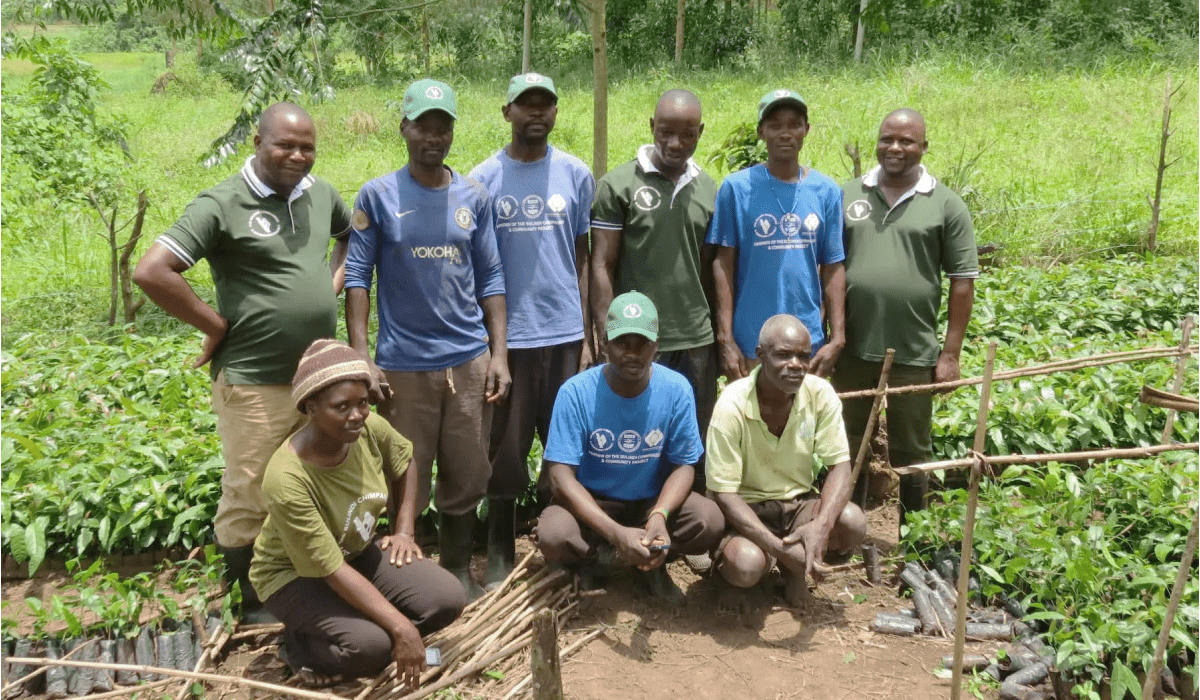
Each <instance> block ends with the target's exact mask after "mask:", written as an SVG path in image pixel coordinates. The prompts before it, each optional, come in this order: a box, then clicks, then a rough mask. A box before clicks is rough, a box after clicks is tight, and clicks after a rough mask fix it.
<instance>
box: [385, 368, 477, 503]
mask: <svg viewBox="0 0 1200 700" xmlns="http://www.w3.org/2000/svg"><path fill="white" fill-rule="evenodd" d="M491 357H492V354H491V353H490V352H487V351H484V353H483V354H482V355H480V356H479V357H476V358H475V359H474V360H468V361H467V362H464V363H463V364H461V365H459V366H457V367H451V368H449V369H439V370H433V371H429V372H384V375H385V376H386V377H387V380H388V384H391V386H392V392H393V393H392V398H391V400H389V401H387V402H386V403H384V404H381V405H380V407H379V413H380V415H382V416H383V417H384V418H386V419H387V420H388V422H389V423H391V424H392V427H393V428H395V429H396V431H397V432H399V433H400V434H401V435H403V436H404V437H406V438H408V439H409V440H411V441H412V444H413V461H414V462H415V463H416V466H417V474H418V475H419V476H420V480H419V482H418V487H419V488H418V491H417V509H418V511H424V510H425V508H426V506H428V505H429V492H430V490H431V489H432V488H433V487H432V482H433V463H434V460H437V465H438V475H437V486H436V489H435V490H434V498H435V503H436V505H437V509H438V512H439V513H444V514H446V515H463V514H465V513H472V512H474V511H475V506H476V505H478V503H479V499H481V498H483V497H484V496H485V495H487V484H488V479H489V478H490V477H491V475H492V466H491V463H490V462H488V436H489V434H490V432H491V428H492V404H490V403H485V402H484V400H483V388H484V386H483V385H484V382H485V380H486V378H487V366H488V362H489V361H490V360H491Z"/></svg>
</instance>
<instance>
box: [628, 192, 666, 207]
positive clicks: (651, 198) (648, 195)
mask: <svg viewBox="0 0 1200 700" xmlns="http://www.w3.org/2000/svg"><path fill="white" fill-rule="evenodd" d="M661 203H662V195H660V194H659V193H658V190H656V189H654V188H653V187H647V186H643V187H639V188H638V191H637V192H634V193H633V206H635V207H637V208H638V209H641V210H642V211H654V210H655V209H658V205H659V204H661Z"/></svg>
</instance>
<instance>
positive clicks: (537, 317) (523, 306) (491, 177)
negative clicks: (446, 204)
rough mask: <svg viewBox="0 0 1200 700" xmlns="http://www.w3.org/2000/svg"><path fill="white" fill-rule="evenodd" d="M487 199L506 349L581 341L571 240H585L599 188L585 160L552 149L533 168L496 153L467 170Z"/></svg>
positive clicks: (581, 334)
mask: <svg viewBox="0 0 1200 700" xmlns="http://www.w3.org/2000/svg"><path fill="white" fill-rule="evenodd" d="M471 178H472V179H474V180H477V181H478V182H479V183H480V184H481V185H483V186H484V187H486V188H487V190H488V194H489V195H491V199H492V214H493V220H494V221H495V225H496V243H497V245H498V246H499V248H500V260H501V262H502V263H503V264H504V283H505V297H504V301H505V304H506V305H507V307H508V347H510V348H541V347H549V346H551V345H559V344H561V343H568V342H572V341H575V340H579V339H580V338H582V337H583V312H582V310H581V308H580V301H579V277H578V276H577V274H576V272H575V262H576V261H575V241H576V239H577V238H578V237H579V236H586V235H587V233H588V228H589V218H590V213H591V208H592V195H593V193H594V192H595V190H596V183H595V181H594V180H593V179H592V174H591V172H590V171H589V170H588V168H587V166H586V165H584V164H583V161H581V160H579V159H578V158H576V157H575V156H572V155H570V154H568V153H564V152H563V151H560V150H558V149H556V148H554V147H553V146H549V147H547V149H546V155H545V156H543V157H542V158H540V159H539V160H537V161H535V162H532V163H523V162H521V161H517V160H513V159H512V158H511V157H509V155H508V154H507V153H506V152H505V151H504V150H503V149H501V150H500V151H498V152H497V153H496V154H495V155H493V156H492V157H491V158H488V159H487V160H485V161H483V162H482V163H480V164H479V165H477V166H476V167H475V169H474V170H472V171H471Z"/></svg>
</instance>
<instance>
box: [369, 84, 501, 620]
mask: <svg viewBox="0 0 1200 700" xmlns="http://www.w3.org/2000/svg"><path fill="white" fill-rule="evenodd" d="M403 109H404V119H403V120H402V121H401V123H400V134H401V135H402V136H403V137H404V141H405V144H406V145H407V147H408V163H407V164H406V165H405V166H404V167H403V168H400V169H399V170H397V171H395V172H393V173H389V174H387V175H384V176H383V177H379V178H376V179H374V180H371V181H370V182H368V183H367V184H365V185H363V188H362V190H361V191H360V192H359V193H358V199H357V201H355V203H354V213H353V214H352V215H351V217H350V225H351V228H352V233H351V235H350V250H349V253H348V255H347V258H346V289H347V292H346V328H347V331H348V334H349V336H350V346H351V347H353V348H354V349H355V350H357V351H359V352H360V353H362V355H363V357H365V358H367V360H368V363H369V364H370V365H371V370H372V380H371V396H372V400H383V403H382V404H380V408H379V412H380V414H381V415H382V416H383V417H385V418H387V419H388V422H390V423H391V424H392V427H394V428H395V429H396V430H397V431H398V432H399V433H400V434H401V435H403V436H404V437H406V438H408V439H409V440H411V441H412V443H413V462H414V464H415V466H416V468H417V470H418V471H417V474H418V475H419V479H420V480H419V484H418V485H419V490H418V492H417V503H418V507H420V508H424V507H425V505H426V504H428V503H429V491H430V481H431V478H432V476H431V475H432V470H433V462H434V460H435V459H436V460H437V463H438V467H439V468H438V482H437V490H436V492H435V502H436V505H437V511H438V516H439V518H440V523H439V527H438V551H439V555H440V557H441V562H440V563H441V565H442V567H444V568H445V569H447V570H448V571H450V573H452V574H454V575H455V576H457V577H458V579H459V580H460V581H461V582H462V584H463V587H464V588H465V589H466V590H467V594H468V595H469V596H471V597H472V598H475V597H478V596H479V595H480V594H481V593H482V590H481V589H480V588H479V586H477V585H476V584H475V583H474V582H473V581H472V580H471V571H470V564H471V549H472V537H471V535H472V532H473V531H474V529H475V508H476V506H478V505H479V500H480V499H481V498H483V496H484V495H485V494H486V493H487V482H488V479H489V478H490V476H491V472H492V469H491V465H490V464H489V462H488V454H487V450H488V435H489V433H490V431H491V424H492V406H493V404H496V403H499V402H500V401H501V400H502V399H503V398H504V396H505V395H506V394H507V393H508V385H509V375H508V357H507V352H508V350H507V344H506V340H505V324H506V317H507V312H506V310H505V303H504V273H503V271H502V269H501V267H500V253H499V252H498V251H497V250H496V233H495V231H494V230H493V228H492V207H491V202H490V200H489V198H488V194H487V190H485V189H484V188H483V186H482V185H480V184H479V183H478V182H475V181H474V180H472V179H470V178H467V177H463V176H462V175H460V174H458V173H456V172H454V171H453V170H451V169H450V168H448V167H446V165H445V160H446V156H447V154H449V152H450V146H451V144H452V143H453V142H454V122H455V119H457V106H456V103H455V99H454V91H453V90H451V89H450V86H449V85H446V84H445V83H442V82H438V81H436V80H418V81H417V82H415V83H413V84H412V85H411V86H410V87H409V88H408V90H407V91H406V92H405V94H404V103H403ZM376 272H378V278H379V288H378V290H377V292H376V297H377V299H378V306H379V309H378V311H379V337H378V339H377V341H376V343H375V359H374V360H373V361H372V360H371V358H370V354H369V352H368V349H367V316H368V314H369V312H370V308H371V294H370V290H371V281H372V278H373V276H375V273H376ZM381 370H382V371H381ZM393 392H394V396H393ZM389 397H390V398H389ZM399 534H400V535H401V536H406V537H413V536H414V534H415V533H411V532H401V533H399Z"/></svg>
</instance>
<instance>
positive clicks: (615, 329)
mask: <svg viewBox="0 0 1200 700" xmlns="http://www.w3.org/2000/svg"><path fill="white" fill-rule="evenodd" d="M626 333H636V334H637V335H640V336H642V337H643V338H645V339H646V340H649V341H650V342H652V343H657V342H658V309H656V308H654V302H652V301H650V297H648V296H646V295H645V294H642V293H641V292H625V293H624V294H622V295H621V296H619V297H617V298H616V299H613V300H612V303H611V304H609V305H608V339H609V340H612V339H613V338H616V337H617V336H622V335H625V334H626Z"/></svg>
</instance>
